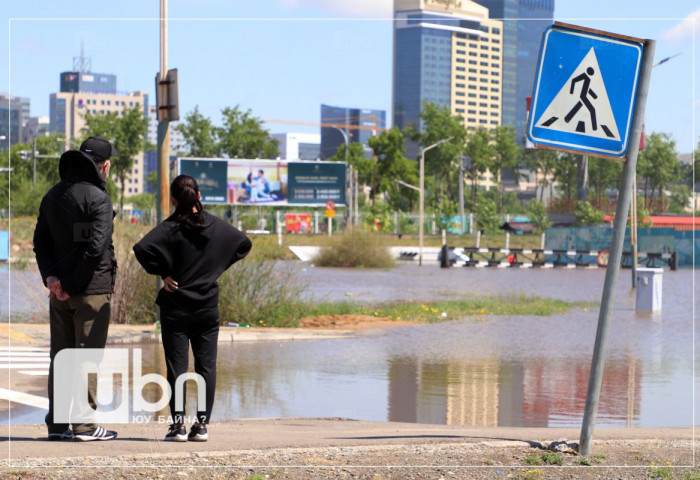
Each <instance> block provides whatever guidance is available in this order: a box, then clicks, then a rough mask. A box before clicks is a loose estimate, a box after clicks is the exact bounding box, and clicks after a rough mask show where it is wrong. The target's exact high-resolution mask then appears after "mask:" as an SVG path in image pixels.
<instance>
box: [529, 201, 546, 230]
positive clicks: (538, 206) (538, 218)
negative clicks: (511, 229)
mask: <svg viewBox="0 0 700 480" xmlns="http://www.w3.org/2000/svg"><path fill="white" fill-rule="evenodd" d="M527 216H528V217H530V221H531V222H532V226H533V227H535V232H537V233H544V232H545V230H547V228H548V227H550V226H551V225H552V222H550V221H549V215H548V214H547V207H546V206H545V204H544V203H542V202H539V201H537V200H532V201H531V202H530V203H529V204H528V205H527Z"/></svg>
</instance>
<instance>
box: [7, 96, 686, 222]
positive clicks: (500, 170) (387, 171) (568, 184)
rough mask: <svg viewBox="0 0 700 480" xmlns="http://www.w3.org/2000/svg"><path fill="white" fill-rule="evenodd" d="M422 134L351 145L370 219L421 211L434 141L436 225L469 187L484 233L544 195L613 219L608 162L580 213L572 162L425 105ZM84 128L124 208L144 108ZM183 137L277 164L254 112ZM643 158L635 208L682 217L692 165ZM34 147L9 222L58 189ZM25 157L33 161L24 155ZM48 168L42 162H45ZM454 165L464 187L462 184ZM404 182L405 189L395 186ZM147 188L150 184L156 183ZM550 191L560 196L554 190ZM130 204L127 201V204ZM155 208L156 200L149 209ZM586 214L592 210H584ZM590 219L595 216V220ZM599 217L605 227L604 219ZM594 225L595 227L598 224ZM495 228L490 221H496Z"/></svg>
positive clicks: (397, 133) (57, 143)
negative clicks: (524, 185)
mask: <svg viewBox="0 0 700 480" xmlns="http://www.w3.org/2000/svg"><path fill="white" fill-rule="evenodd" d="M420 118H421V124H422V126H423V128H422V130H418V129H417V128H415V127H413V126H409V127H408V128H405V129H404V130H403V131H402V130H400V129H398V128H396V127H394V128H391V129H388V130H385V131H382V132H381V133H380V134H379V135H378V136H375V137H372V138H370V139H369V141H368V145H367V146H368V147H369V148H370V149H371V156H369V157H368V156H367V155H366V153H365V149H364V148H363V146H362V145H360V144H359V143H356V142H350V144H349V145H348V152H347V158H348V163H349V164H350V165H351V166H352V167H353V168H354V169H355V170H356V171H357V173H358V179H359V183H361V184H363V185H367V186H369V187H370V196H369V202H368V205H366V207H365V208H366V209H367V210H368V211H370V212H373V213H377V212H381V211H404V212H410V211H415V210H417V207H418V205H417V202H418V192H417V191H415V190H414V189H411V188H407V187H406V186H405V184H408V185H412V186H417V185H418V182H419V179H418V162H417V161H416V160H417V159H416V158H408V157H407V156H406V144H407V141H408V142H413V143H414V144H415V145H417V146H418V149H419V151H420V149H423V148H425V147H427V146H429V145H432V144H434V143H436V142H438V141H440V140H443V139H446V138H451V140H450V141H448V142H446V143H444V144H442V145H440V146H438V147H437V148H433V149H430V150H428V151H426V152H425V193H426V196H425V199H426V209H427V211H432V212H435V213H437V214H439V216H441V217H447V218H449V217H452V216H454V215H455V214H457V212H458V211H459V202H460V198H459V183H460V182H465V183H466V185H467V186H468V194H467V195H465V197H466V198H465V207H466V208H467V209H468V211H471V212H475V213H476V214H477V221H478V224H480V226H481V227H483V228H491V227H492V226H493V225H495V224H497V222H498V219H499V218H500V216H501V215H503V214H507V213H511V214H512V213H528V214H529V215H530V216H531V217H538V218H539V217H542V215H543V213H542V212H543V211H544V213H545V217H546V211H547V209H546V208H545V206H544V205H538V204H537V203H538V202H542V200H543V199H544V197H543V195H544V191H545V190H546V189H549V190H550V195H549V197H550V198H551V199H552V200H551V203H550V205H549V208H551V209H555V210H560V211H574V210H576V209H583V210H582V211H581V212H579V213H580V215H581V216H583V217H586V215H588V217H589V218H590V217H591V215H590V214H587V213H586V212H588V213H590V212H589V210H590V209H591V205H595V206H596V207H597V210H598V211H613V210H614V208H613V207H612V206H611V205H610V204H608V203H607V199H608V198H609V196H611V195H612V196H614V194H615V192H616V189H617V184H618V181H619V179H620V177H621V172H622V164H621V163H619V162H614V161H610V160H604V159H598V158H594V157H590V158H589V160H588V177H589V192H590V193H589V200H590V204H589V205H577V204H576V196H577V156H576V155H573V154H570V153H565V152H557V151H553V150H544V149H523V148H522V147H520V146H519V145H518V144H517V142H516V138H515V132H514V129H513V128H512V127H510V126H498V127H496V128H494V129H486V128H477V129H474V130H467V129H466V128H465V127H464V124H463V121H462V118H461V117H460V116H457V115H453V114H452V113H451V112H450V110H449V108H447V107H441V106H438V105H436V104H432V103H425V104H424V105H423V110H422V112H421V116H420ZM84 119H85V128H84V129H83V131H82V132H81V133H82V135H81V138H77V139H74V145H72V146H71V148H77V146H79V145H80V143H81V142H82V140H83V139H84V138H87V137H88V136H91V135H101V136H103V137H105V138H107V139H109V140H110V141H112V142H113V144H114V145H115V148H116V150H117V152H118V155H117V157H116V158H113V159H112V173H113V174H114V176H115V177H116V178H117V181H118V185H119V186H120V188H117V183H115V182H113V181H112V179H110V180H109V181H108V191H109V192H110V194H111V195H112V197H113V200H114V201H115V203H117V202H118V203H119V205H120V208H122V207H123V204H124V201H125V194H124V187H125V185H126V183H127V179H128V178H129V175H130V173H131V171H132V168H133V165H134V159H135V158H136V156H137V155H138V154H139V153H141V152H143V151H145V150H146V149H148V148H154V147H153V145H150V144H148V142H147V141H146V133H147V127H148V123H147V119H146V118H145V116H144V115H143V111H142V108H141V107H138V106H137V107H134V108H131V109H126V110H125V111H124V112H123V113H122V114H121V115H118V114H116V113H109V114H105V115H93V114H90V113H86V114H85V116H84ZM176 128H177V130H178V131H180V132H181V133H182V134H183V137H184V139H185V142H186V145H187V148H188V151H187V152H173V153H178V154H187V155H190V156H195V157H205V158H212V157H229V158H262V159H274V158H277V157H278V155H279V144H278V142H277V140H275V139H272V138H271V137H270V132H269V131H268V130H267V129H265V128H264V125H263V122H262V120H260V119H259V118H257V117H255V116H254V115H253V114H252V112H251V111H250V110H247V111H243V110H242V109H241V108H240V107H239V106H238V105H236V106H235V107H225V108H223V109H222V110H221V125H220V126H218V125H215V124H214V122H213V121H212V120H211V119H210V118H208V117H205V116H204V115H202V114H201V113H200V111H199V108H198V107H195V109H194V110H193V111H192V112H190V113H188V114H187V115H186V116H185V119H184V121H183V122H182V123H181V124H180V125H179V126H177V127H176ZM645 143H646V145H645V148H644V149H643V150H641V151H640V154H639V159H638V165H637V187H638V189H639V191H640V192H641V193H640V198H641V199H642V201H641V202H640V208H641V210H642V211H643V212H644V211H646V212H651V211H653V212H659V213H661V212H673V213H682V212H684V211H685V209H686V207H687V206H688V205H689V202H690V198H691V196H692V188H693V185H694V179H693V178H692V172H693V169H692V165H688V164H686V165H684V164H682V163H681V162H680V161H679V159H678V154H677V151H676V144H675V141H674V140H673V138H672V137H671V135H669V134H667V133H651V134H650V135H647V137H646V142H645ZM32 148H33V146H32V145H25V144H15V145H13V146H12V148H11V150H10V152H9V153H10V154H9V155H7V156H4V159H3V163H4V165H3V167H5V171H6V170H7V169H8V167H9V166H10V165H11V166H12V173H11V179H12V181H11V188H8V187H9V185H8V184H9V183H10V174H9V173H4V174H3V175H1V176H0V188H4V189H5V191H8V190H9V191H10V195H11V200H12V209H13V213H14V214H15V215H25V214H35V213H36V212H37V211H38V205H39V202H40V200H41V197H42V196H43V194H44V193H45V192H46V190H47V189H48V188H50V186H51V185H53V184H54V183H56V182H57V181H58V168H57V158H58V156H59V155H60V153H61V152H62V151H63V149H64V148H65V145H64V140H62V137H61V136H60V135H58V134H52V135H49V136H47V137H39V138H37V140H36V149H37V153H38V155H39V157H40V158H37V162H36V169H34V161H33V155H32V154H31V151H32ZM345 148H346V145H345V144H343V145H341V146H340V147H339V148H338V151H337V152H336V154H335V155H334V156H333V157H331V158H330V159H329V160H331V161H344V160H345V158H346V155H345V154H346V152H345ZM28 152H29V154H28ZM52 155H53V156H54V157H53V158H48V157H50V156H52ZM695 158H696V167H700V165H698V164H697V162H700V143H699V144H698V150H696V153H695ZM460 164H461V166H462V168H463V172H464V177H462V178H460ZM506 171H508V172H510V173H511V175H512V176H513V178H514V179H516V181H517V180H519V179H521V178H522V177H523V176H525V175H530V177H531V178H532V177H533V176H534V181H535V183H536V184H537V185H538V187H539V192H540V197H539V198H536V199H535V201H534V202H531V204H530V205H528V206H525V205H522V204H521V203H520V202H519V201H518V200H517V198H516V196H515V194H514V193H512V192H511V193H506V192H505V191H504V182H503V175H504V172H506ZM489 172H490V173H491V175H492V176H493V178H494V181H495V183H496V184H497V185H498V188H496V189H494V190H490V191H483V190H482V189H481V188H480V187H479V184H480V182H481V180H483V178H484V177H485V175H486V174H487V173H489ZM397 180H400V181H401V182H403V185H402V184H401V183H400V182H397ZM151 181H154V178H153V176H152V178H151ZM555 186H556V189H555ZM126 201H129V199H128V198H127V199H126ZM150 201H151V202H152V199H151V200H150ZM8 205H9V198H7V197H5V198H2V199H0V208H7V207H8ZM586 209H589V210H586ZM594 217H595V216H594ZM598 217H600V218H602V215H599V216H598ZM598 217H595V218H598ZM493 219H495V220H493Z"/></svg>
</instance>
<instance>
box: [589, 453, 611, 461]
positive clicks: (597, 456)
mask: <svg viewBox="0 0 700 480" xmlns="http://www.w3.org/2000/svg"><path fill="white" fill-rule="evenodd" d="M606 458H608V455H607V454H606V453H596V454H595V455H593V460H594V461H595V462H596V463H600V462H602V461H603V460H605V459H606Z"/></svg>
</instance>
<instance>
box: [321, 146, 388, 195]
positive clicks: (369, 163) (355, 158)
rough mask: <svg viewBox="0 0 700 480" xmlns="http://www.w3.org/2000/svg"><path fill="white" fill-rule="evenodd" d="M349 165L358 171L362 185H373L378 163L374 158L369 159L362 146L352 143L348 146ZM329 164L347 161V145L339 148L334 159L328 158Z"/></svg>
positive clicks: (358, 178)
mask: <svg viewBox="0 0 700 480" xmlns="http://www.w3.org/2000/svg"><path fill="white" fill-rule="evenodd" d="M347 158H348V164H349V165H351V166H352V168H354V169H355V171H357V181H358V182H359V183H360V184H362V185H371V184H372V178H373V177H374V175H375V173H376V172H375V170H376V168H377V162H376V161H375V160H374V159H373V158H367V155H365V149H364V148H363V147H362V144H360V143H357V142H350V144H349V145H348V157H347ZM328 161H329V162H344V161H345V144H344V143H343V144H342V145H341V146H340V147H338V151H337V152H336V153H335V155H333V156H332V157H330V158H328Z"/></svg>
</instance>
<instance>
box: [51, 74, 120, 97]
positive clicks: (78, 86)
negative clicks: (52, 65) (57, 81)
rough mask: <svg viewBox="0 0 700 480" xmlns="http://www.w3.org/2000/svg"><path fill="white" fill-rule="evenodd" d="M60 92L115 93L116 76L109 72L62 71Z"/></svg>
mask: <svg viewBox="0 0 700 480" xmlns="http://www.w3.org/2000/svg"><path fill="white" fill-rule="evenodd" d="M61 92H93V93H117V76H116V75H112V74H110V73H92V72H63V73H61Z"/></svg>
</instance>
